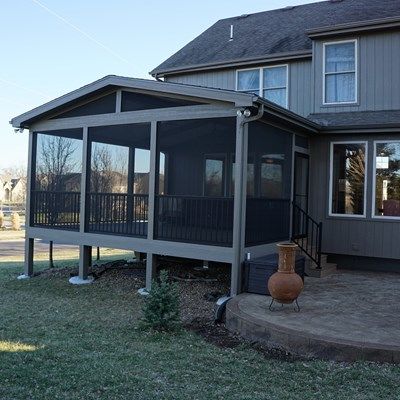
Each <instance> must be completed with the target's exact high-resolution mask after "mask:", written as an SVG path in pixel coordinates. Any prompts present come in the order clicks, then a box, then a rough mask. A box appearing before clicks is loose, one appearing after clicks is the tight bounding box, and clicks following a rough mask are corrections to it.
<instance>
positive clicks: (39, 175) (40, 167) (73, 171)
mask: <svg viewBox="0 0 400 400" xmlns="http://www.w3.org/2000/svg"><path fill="white" fill-rule="evenodd" d="M35 137H36V165H35V166H34V187H33V191H32V193H31V207H32V213H31V221H30V222H31V224H32V225H33V226H40V227H47V228H52V229H64V230H79V223H80V221H79V214H80V192H81V174H82V130H81V129H67V130H58V131H50V132H46V133H40V132H39V133H36V136H35Z"/></svg>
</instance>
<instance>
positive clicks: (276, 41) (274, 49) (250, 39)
mask: <svg viewBox="0 0 400 400" xmlns="http://www.w3.org/2000/svg"><path fill="white" fill-rule="evenodd" d="M394 16H400V0H329V1H322V2H318V3H312V4H305V5H302V6H295V7H286V8H282V9H278V10H272V11H265V12H260V13H256V14H250V15H242V16H238V17H233V18H227V19H222V20H219V21H218V22H217V23H215V24H214V25H213V26H211V27H210V28H209V29H207V30H206V31H205V32H203V33H202V34H201V35H200V36H198V37H197V38H195V39H194V40H193V41H191V42H190V43H188V44H187V45H186V46H185V47H183V48H182V49H181V50H179V51H178V52H177V53H175V54H174V55H173V56H171V57H170V58H168V59H167V60H166V61H164V62H163V63H162V64H160V65H159V66H158V67H157V68H155V69H154V70H153V71H151V72H150V73H151V74H152V75H153V76H155V75H159V76H163V75H166V74H168V73H172V72H179V71H183V70H190V69H196V68H200V67H205V66H221V65H223V64H227V63H235V62H245V61H246V62H247V61H254V60H264V59H266V58H269V57H271V56H275V57H277V56H278V55H279V56H282V57H288V56H290V55H299V54H302V55H303V56H304V55H310V54H311V46H312V42H311V39H310V38H309V36H308V33H307V31H308V30H315V29H317V28H321V27H332V26H335V25H341V24H350V23H355V22H361V21H364V22H365V21H373V20H377V19H383V18H390V17H394ZM231 25H233V32H234V35H233V40H231V41H230V40H229V38H230V27H231Z"/></svg>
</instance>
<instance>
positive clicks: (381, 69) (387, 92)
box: [313, 31, 400, 113]
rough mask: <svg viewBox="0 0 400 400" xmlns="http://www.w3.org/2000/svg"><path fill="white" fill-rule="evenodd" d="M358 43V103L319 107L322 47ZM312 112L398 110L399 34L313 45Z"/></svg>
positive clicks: (399, 100)
mask: <svg viewBox="0 0 400 400" xmlns="http://www.w3.org/2000/svg"><path fill="white" fill-rule="evenodd" d="M350 39H357V40H358V49H357V50H358V51H357V55H358V99H357V103H355V104H353V105H344V104H343V105H333V106H331V105H324V104H323V44H324V43H325V42H330V41H340V40H350ZM313 72H314V76H315V85H314V98H315V107H314V112H315V113H318V112H322V113H327V112H348V111H379V110H398V109H400V32H394V31H393V32H385V33H374V34H366V35H359V36H358V35H356V36H351V37H346V38H339V39H334V40H333V39H332V40H328V39H326V40H318V41H316V42H315V44H314V58H313Z"/></svg>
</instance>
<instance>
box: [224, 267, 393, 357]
mask: <svg viewBox="0 0 400 400" xmlns="http://www.w3.org/2000/svg"><path fill="white" fill-rule="evenodd" d="M399 288H400V274H392V273H371V272H340V273H338V274H335V275H331V276H328V277H325V278H306V280H305V288H304V291H303V293H302V294H301V295H300V297H299V305H300V307H301V311H300V312H299V313H296V312H294V311H293V307H292V306H291V305H285V306H284V307H282V308H280V307H279V306H278V307H277V308H276V311H272V312H271V311H270V310H269V308H268V307H269V304H270V302H271V298H270V297H268V296H261V295H254V294H248V293H245V294H242V295H240V296H237V297H236V298H235V299H234V300H233V301H232V302H231V303H230V304H229V305H228V311H227V320H228V319H230V321H228V325H230V327H231V329H232V330H237V331H239V332H241V333H242V334H243V335H244V336H247V337H249V338H250V339H256V340H259V341H261V342H266V343H268V344H273V345H279V346H282V347H284V348H287V349H288V350H290V351H293V352H296V353H299V354H302V355H307V356H317V357H322V358H332V359H337V360H344V361H354V360H358V359H367V360H371V361H389V362H390V361H396V362H399V363H400V322H399V316H400V290H399ZM228 314H229V315H228Z"/></svg>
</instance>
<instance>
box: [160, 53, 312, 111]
mask: <svg viewBox="0 0 400 400" xmlns="http://www.w3.org/2000/svg"><path fill="white" fill-rule="evenodd" d="M279 64H286V62H282V63H279ZM287 64H289V109H290V110H291V111H293V112H295V113H297V114H299V115H301V116H304V117H306V116H307V115H309V114H310V113H311V109H312V105H311V94H312V89H311V70H312V68H311V60H300V61H293V62H290V63H287ZM259 67H260V66H254V68H259ZM245 68H247V67H246V66H243V67H240V68H237V69H245ZM248 68H253V66H251V67H248ZM237 69H236V68H231V69H224V70H214V71H199V72H193V73H186V74H180V75H171V76H168V77H167V78H166V81H168V82H175V83H183V84H186V85H196V86H204V87H211V88H218V89H228V90H235V89H236V70H237Z"/></svg>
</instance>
